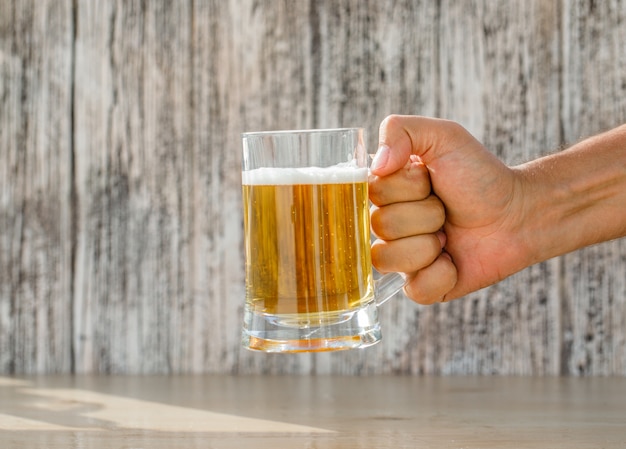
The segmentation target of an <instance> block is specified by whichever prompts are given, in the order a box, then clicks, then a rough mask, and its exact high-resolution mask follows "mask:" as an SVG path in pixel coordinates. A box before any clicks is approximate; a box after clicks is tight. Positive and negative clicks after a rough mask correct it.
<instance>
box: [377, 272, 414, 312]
mask: <svg viewBox="0 0 626 449" xmlns="http://www.w3.org/2000/svg"><path fill="white" fill-rule="evenodd" d="M406 282H407V279H406V277H405V276H404V275H403V274H401V273H387V274H385V275H383V276H381V277H380V278H378V279H376V280H375V281H374V300H375V301H376V306H377V307H380V306H381V305H383V304H384V303H386V302H387V300H389V298H391V297H392V296H394V295H395V294H396V293H398V292H399V291H400V290H402V287H404V285H405V284H406Z"/></svg>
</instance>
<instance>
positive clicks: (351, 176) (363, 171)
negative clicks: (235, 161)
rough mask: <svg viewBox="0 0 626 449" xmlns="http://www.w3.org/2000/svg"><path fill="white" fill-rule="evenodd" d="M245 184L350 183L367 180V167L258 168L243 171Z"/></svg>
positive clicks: (242, 177)
mask: <svg viewBox="0 0 626 449" xmlns="http://www.w3.org/2000/svg"><path fill="white" fill-rule="evenodd" d="M241 180H242V184H244V185H273V186H276V185H298V184H348V183H353V182H365V181H367V168H365V167H363V168H356V167H354V166H351V165H345V166H344V165H335V166H333V167H325V168H321V167H304V168H257V169H255V170H248V171H243V172H241Z"/></svg>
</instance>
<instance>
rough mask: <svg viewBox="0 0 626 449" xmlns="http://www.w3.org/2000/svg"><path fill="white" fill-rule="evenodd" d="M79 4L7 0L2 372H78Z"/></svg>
mask: <svg viewBox="0 0 626 449" xmlns="http://www.w3.org/2000/svg"><path fill="white" fill-rule="evenodd" d="M72 26H73V25H72V8H71V2H70V1H23V2H22V1H20V2H11V1H7V0H3V1H0V372H5V373H7V372H8V373H36V372H67V371H69V370H70V369H71V364H72V354H71V348H72V347H71V337H70V336H71V299H72V294H71V273H72V270H71V250H72V249H71V238H70V230H71V225H70V221H71V213H72V211H71V204H70V191H71V158H72V141H71V81H72V76H71V64H72Z"/></svg>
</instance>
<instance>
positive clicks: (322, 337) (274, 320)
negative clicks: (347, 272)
mask: <svg viewBox="0 0 626 449" xmlns="http://www.w3.org/2000/svg"><path fill="white" fill-rule="evenodd" d="M381 338H382V334H381V331H380V324H379V322H378V307H377V306H376V304H375V302H373V301H372V302H370V303H368V304H366V305H364V306H362V307H361V308H359V309H355V310H348V311H344V312H333V313H332V314H331V313H326V314H319V313H318V314H314V315H309V316H307V315H304V314H295V315H268V314H263V313H260V312H258V311H255V310H253V309H252V308H251V307H250V306H249V305H248V304H246V306H245V312H244V324H243V333H242V344H243V346H244V347H245V348H247V349H251V350H254V351H262V352H282V353H293V352H326V351H340V350H345V349H354V348H365V347H368V346H371V345H373V344H376V343H378V342H379V341H380V339H381Z"/></svg>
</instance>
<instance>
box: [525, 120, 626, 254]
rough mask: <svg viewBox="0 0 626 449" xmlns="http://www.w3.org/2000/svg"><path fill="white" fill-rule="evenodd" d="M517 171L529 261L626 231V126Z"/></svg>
mask: <svg viewBox="0 0 626 449" xmlns="http://www.w3.org/2000/svg"><path fill="white" fill-rule="evenodd" d="M514 170H515V171H516V172H517V173H518V175H519V179H520V186H521V187H520V189H521V190H522V191H523V192H524V193H523V197H524V198H526V199H525V200H524V202H525V205H524V207H523V210H524V211H525V212H524V213H523V214H522V217H523V218H522V219H523V220H524V223H521V227H522V228H523V229H526V230H527V231H528V232H527V233H526V234H525V237H524V238H525V240H526V243H527V246H528V248H529V254H530V258H531V259H532V260H531V263H536V262H540V261H543V260H547V259H549V258H551V257H555V256H558V255H561V254H565V253H568V252H571V251H574V250H576V249H579V248H582V247H585V246H589V245H592V244H595V243H599V242H603V241H607V240H612V239H615V238H619V237H623V236H625V235H626V125H623V126H621V127H618V128H616V129H613V130H611V131H608V132H606V133H603V134H600V135H597V136H594V137H592V138H589V139H586V140H584V141H581V142H579V143H578V144H576V145H574V146H572V147H571V148H569V149H567V150H564V151H561V152H559V153H556V154H553V155H550V156H547V157H544V158H540V159H537V160H535V161H532V162H529V163H527V164H524V165H521V166H518V167H515V169H514Z"/></svg>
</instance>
